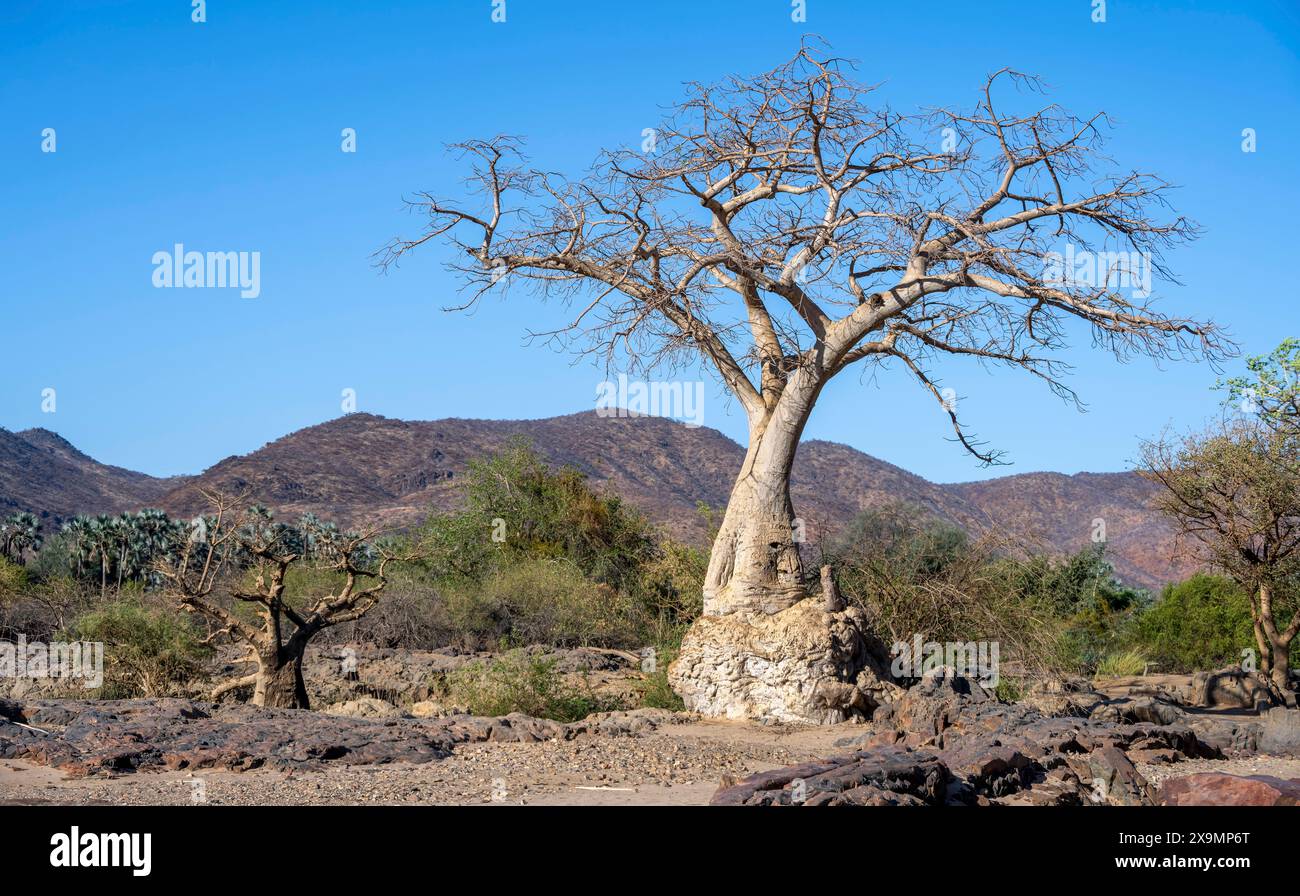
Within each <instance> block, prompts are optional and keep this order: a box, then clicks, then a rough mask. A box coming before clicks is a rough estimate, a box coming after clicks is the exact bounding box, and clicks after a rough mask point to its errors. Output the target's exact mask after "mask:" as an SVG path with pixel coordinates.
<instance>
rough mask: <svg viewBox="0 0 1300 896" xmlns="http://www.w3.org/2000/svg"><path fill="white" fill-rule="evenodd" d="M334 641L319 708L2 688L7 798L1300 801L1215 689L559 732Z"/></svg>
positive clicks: (590, 658) (611, 721)
mask: <svg viewBox="0 0 1300 896" xmlns="http://www.w3.org/2000/svg"><path fill="white" fill-rule="evenodd" d="M338 651H339V649H337V648H327V649H326V650H325V651H323V652H321V653H319V654H318V655H316V656H315V657H314V659H313V664H312V665H311V666H310V667H309V674H308V679H309V689H310V690H311V691H312V695H313V699H314V700H315V701H316V703H317V705H321V706H323V708H325V709H326V711H323V712H322V711H296V710H263V709H257V708H255V707H251V706H248V705H245V704H242V703H240V702H238V701H235V700H228V701H226V702H223V703H221V704H213V703H211V702H207V701H205V700H199V699H189V698H169V699H153V700H130V701H88V700H84V699H75V698H71V697H68V696H65V695H55V694H48V693H46V694H42V693H34V692H28V693H23V692H22V691H21V689H20V690H19V692H18V693H13V692H11V693H10V696H9V697H8V698H4V699H0V801H3V802H5V803H10V804H36V803H42V802H51V803H71V804H92V803H101V804H105V803H106V804H141V803H150V804H152V803H167V804H196V803H197V804H208V805H223V804H224V805H231V804H234V805H238V804H249V805H269V804H357V803H363V804H364V803H376V804H400V803H419V804H486V805H493V804H498V805H500V804H521V803H522V804H590V805H612V804H696V805H698V804H706V803H710V802H712V803H722V804H728V803H730V804H737V803H739V804H750V805H777V804H800V805H821V804H867V805H899V804H936V805H938V804H947V805H954V804H964V805H991V804H1006V805H1063V804H1064V805H1069V804H1084V805H1093V804H1099V803H1103V804H1120V805H1129V804H1143V803H1153V802H1160V801H1162V800H1166V797H1167V794H1174V795H1173V796H1168V798H1167V801H1168V800H1175V799H1176V800H1178V801H1183V802H1186V801H1196V800H1201V799H1204V800H1207V801H1239V802H1240V801H1249V802H1255V803H1260V802H1263V803H1286V802H1288V801H1294V800H1295V799H1296V798H1297V794H1300V785H1289V784H1287V783H1286V782H1287V781H1288V780H1293V779H1300V713H1298V712H1297V711H1296V710H1286V709H1278V708H1273V709H1268V710H1266V711H1264V712H1260V711H1258V709H1259V708H1260V707H1257V706H1255V705H1253V702H1252V701H1254V700H1255V699H1256V698H1257V697H1258V695H1257V694H1254V693H1249V692H1243V693H1242V694H1238V695H1237V696H1236V698H1233V699H1235V705H1234V706H1228V705H1225V704H1227V703H1231V702H1232V700H1231V699H1229V698H1231V697H1232V695H1231V694H1228V695H1226V696H1225V695H1224V694H1218V695H1217V696H1214V697H1213V699H1212V700H1211V701H1210V702H1212V703H1216V704H1217V705H1214V706H1197V705H1196V704H1197V703H1205V702H1206V700H1205V694H1204V692H1205V691H1206V689H1207V687H1210V686H1209V685H1207V683H1206V682H1205V681H1200V682H1196V681H1193V680H1191V679H1190V678H1188V679H1177V678H1173V677H1169V676H1164V677H1156V676H1150V677H1147V678H1142V679H1135V680H1127V681H1125V680H1117V681H1111V682H1106V683H1102V684H1100V685H1096V686H1094V685H1093V684H1091V683H1087V682H1051V683H1047V684H1046V685H1044V686H1041V687H1039V688H1037V689H1035V690H1034V691H1033V692H1032V693H1031V694H1030V695H1029V696H1028V697H1027V698H1026V699H1025V700H1023V701H1021V702H1018V703H1010V704H1009V703H1003V702H1000V701H998V700H996V699H994V698H993V697H992V695H990V694H988V693H987V692H985V691H983V690H982V689H981V688H980V687H979V686H978V685H975V684H973V683H970V682H967V681H965V680H963V679H949V678H943V677H937V678H934V679H931V680H928V681H925V682H923V683H921V684H919V685H916V686H914V687H912V688H910V689H908V690H907V691H906V692H905V693H902V696H901V697H900V698H899V699H897V700H896V701H895V702H893V703H890V704H887V705H885V706H882V707H880V708H879V709H878V710H876V712H875V713H874V716H873V718H872V719H871V720H870V721H867V722H856V723H843V724H839V725H826V726H815V727H799V726H790V725H767V726H764V725H757V724H747V723H739V722H720V721H706V720H703V719H701V718H699V717H697V716H693V715H690V714H687V713H673V712H669V711H665V710H655V709H639V710H633V711H620V712H611V713H602V714H598V715H595V716H592V717H589V718H588V719H585V720H583V721H581V722H575V723H569V724H561V723H558V722H554V721H549V720H543V719H533V718H529V717H527V716H521V715H513V716H507V717H505V718H478V717H474V716H470V715H467V714H465V713H464V712H462V711H459V710H458V708H457V707H454V706H447V705H445V701H444V700H443V699H442V698H440V697H439V694H440V693H441V692H440V689H439V686H438V681H437V675H438V669H440V668H443V667H448V666H450V667H454V666H456V665H457V664H461V663H463V662H465V661H467V658H466V657H465V656H463V655H459V654H455V653H454V652H451V653H447V654H427V655H420V656H408V655H405V652H392V651H387V652H386V651H376V650H373V649H369V650H361V651H360V653H359V655H358V652H357V651H353V652H352V653H351V654H349V653H346V652H345V653H339V652H338ZM399 654H401V655H399ZM559 659H560V661H561V662H562V663H564V664H567V665H566V666H565V668H566V671H567V673H568V674H569V675H571V676H577V677H578V678H580V679H582V680H583V681H584V682H586V683H587V684H589V685H590V686H592V687H598V688H600V689H602V690H603V691H604V692H606V693H611V694H612V693H618V692H620V691H625V690H628V689H629V688H631V687H632V685H633V683H634V681H635V680H636V679H637V677H638V676H639V670H638V668H637V666H636V665H635V661H636V658H635V657H620V656H618V655H615V654H609V653H607V652H599V651H598V652H578V651H573V652H566V653H565V654H564V655H563V656H561V657H560V658H559ZM344 661H346V662H344ZM354 661H355V662H354ZM226 671H229V670H226ZM1211 684H1213V685H1214V687H1219V688H1220V689H1222V688H1223V687H1226V685H1223V684H1222V682H1219V683H1217V684H1215V683H1214V682H1211ZM1228 684H1229V685H1231V684H1232V683H1231V682H1229V683H1228ZM1198 688H1199V690H1200V691H1201V692H1202V693H1201V695H1200V697H1199V698H1198V696H1197V693H1196V692H1197V691H1198ZM1210 689H1211V690H1213V688H1210ZM331 700H332V702H327V701H331ZM1248 704H1249V708H1247V705H1248ZM1260 776H1264V777H1260ZM1274 779H1276V780H1274ZM1180 780H1181V782H1182V783H1180V784H1177V783H1176V782H1178V781H1180ZM1243 782H1244V783H1243ZM1175 785H1176V786H1175ZM1175 791H1177V793H1176V794H1175Z"/></svg>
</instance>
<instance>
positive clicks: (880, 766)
mask: <svg viewBox="0 0 1300 896" xmlns="http://www.w3.org/2000/svg"><path fill="white" fill-rule="evenodd" d="M949 780H950V777H949V775H948V770H947V769H946V768H945V767H944V765H943V763H941V762H940V761H939V760H938V759H937V758H935V757H934V756H933V755H930V754H928V753H921V752H915V751H912V750H905V749H898V748H896V747H882V748H878V749H875V750H867V751H859V752H857V753H853V754H852V755H849V756H840V757H836V758H834V759H828V760H824V761H819V762H807V763H803V764H801V765H793V766H790V767H788V768H783V769H776V770H774V771H769V772H759V773H758V774H756V775H751V776H749V777H748V778H746V779H745V780H743V781H741V782H739V783H737V784H733V785H731V786H729V787H723V788H721V789H719V790H718V792H717V793H715V794H714V796H713V799H712V800H711V805H715V806H775V805H780V806H789V805H809V806H878V805H927V806H936V805H941V804H942V803H943V801H944V798H945V796H946V795H947V791H948V783H949Z"/></svg>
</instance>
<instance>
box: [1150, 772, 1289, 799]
mask: <svg viewBox="0 0 1300 896" xmlns="http://www.w3.org/2000/svg"><path fill="white" fill-rule="evenodd" d="M1160 803H1161V805H1165V806H1300V780H1297V779H1291V780H1284V779H1282V778H1274V777H1273V776H1271V775H1249V776H1240V775H1228V774H1224V773H1222V772H1202V773H1200V774H1196V775H1187V776H1185V777H1182V778H1169V779H1167V780H1166V781H1165V782H1164V784H1163V785H1161V787H1160Z"/></svg>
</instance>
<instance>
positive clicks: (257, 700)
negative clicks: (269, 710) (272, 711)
mask: <svg viewBox="0 0 1300 896" xmlns="http://www.w3.org/2000/svg"><path fill="white" fill-rule="evenodd" d="M306 646H307V642H306V641H299V640H298V639H296V638H291V639H290V640H289V641H288V642H287V643H286V644H283V645H279V646H277V647H272V648H268V649H266V650H261V649H259V650H258V651H257V679H256V681H255V682H254V684H253V705H254V706H275V707H281V708H285V709H310V708H311V706H310V703H309V701H308V699H307V685H306V684H305V683H304V682H303V678H302V658H303V653H304V651H305V648H306Z"/></svg>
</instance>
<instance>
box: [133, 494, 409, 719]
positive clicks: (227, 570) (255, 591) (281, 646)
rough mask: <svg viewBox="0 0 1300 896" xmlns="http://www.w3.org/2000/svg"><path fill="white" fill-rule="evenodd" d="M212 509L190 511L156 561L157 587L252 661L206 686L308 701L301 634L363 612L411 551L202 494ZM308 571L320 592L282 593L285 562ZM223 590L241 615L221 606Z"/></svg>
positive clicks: (306, 636)
mask: <svg viewBox="0 0 1300 896" xmlns="http://www.w3.org/2000/svg"><path fill="white" fill-rule="evenodd" d="M204 496H205V497H206V498H207V499H208V501H209V502H210V503H211V505H212V512H211V514H210V515H208V516H205V517H199V518H197V519H196V520H195V521H194V523H193V524H192V526H191V527H190V529H189V531H188V532H187V534H186V535H185V536H184V540H183V543H181V544H179V545H178V546H177V550H176V551H175V552H174V554H173V555H172V556H171V557H169V558H168V559H167V560H164V561H162V562H160V564H159V566H158V571H159V573H161V575H162V577H163V579H164V581H165V583H166V586H165V587H166V589H167V591H168V592H169V593H170V594H171V595H172V596H173V597H174V598H175V599H176V601H177V602H178V603H179V604H180V606H181V607H182V608H183V609H185V610H187V611H189V612H195V613H199V614H201V615H202V616H203V617H205V618H206V619H207V620H208V621H209V622H211V623H213V624H215V625H216V626H217V628H216V630H215V631H214V633H213V637H216V636H219V635H221V634H226V635H229V636H230V637H231V638H232V639H234V640H236V641H241V642H243V643H244V644H246V645H247V646H248V648H249V650H250V653H251V658H252V659H253V660H254V661H255V662H256V664H257V669H256V671H255V672H253V673H252V674H251V675H247V676H243V677H240V678H235V679H231V680H229V681H226V682H224V683H222V684H220V685H218V686H217V687H216V688H215V689H214V690H213V692H212V699H214V700H216V699H218V698H219V697H221V695H222V694H225V693H227V692H229V691H231V690H233V689H235V688H238V687H247V686H250V685H251V686H252V687H253V703H254V704H255V705H257V706H278V707H290V708H298V709H308V708H309V707H310V702H309V700H308V697H307V688H306V685H305V683H304V681H303V675H302V662H303V656H304V654H305V652H306V649H307V644H308V642H309V641H310V640H311V639H312V638H313V637H314V636H315V635H316V634H317V633H319V632H320V631H321V630H323V629H325V628H329V627H331V626H335V625H341V624H343V623H345V622H352V621H354V620H357V619H360V618H361V617H362V616H364V615H365V614H366V613H367V612H368V611H369V610H370V609H371V608H372V607H373V606H375V604H376V603H377V601H378V600H379V595H380V592H382V591H383V590H384V587H385V586H386V585H387V584H388V571H389V568H390V565H391V564H393V563H394V562H407V561H410V560H413V559H415V556H416V555H415V553H414V552H412V553H410V554H406V555H399V554H397V553H395V552H393V551H391V550H389V549H388V548H386V547H385V546H383V545H382V544H380V543H378V542H376V541H375V536H376V534H377V533H376V531H375V530H369V531H366V532H356V531H347V532H340V531H339V530H338V529H337V528H336V527H335V526H333V525H331V524H328V523H322V522H320V521H319V520H317V519H316V518H315V517H313V516H310V515H307V516H304V517H303V518H302V519H301V520H299V522H298V524H297V525H293V526H290V525H287V524H285V523H277V522H275V521H274V520H273V518H272V517H271V514H270V513H269V512H267V511H266V510H265V509H264V508H261V507H248V506H245V505H244V502H243V501H242V499H232V498H229V497H227V496H224V495H219V494H216V493H210V492H205V493H204ZM295 566H298V567H300V568H306V569H314V570H317V571H319V572H321V573H323V574H324V576H325V577H326V579H327V580H328V581H329V582H330V586H329V587H328V589H326V593H324V594H320V595H317V596H315V597H313V596H311V595H304V596H303V597H302V598H301V599H299V600H291V599H290V596H289V595H288V594H287V593H286V592H287V590H288V582H287V580H288V577H289V574H290V570H291V569H292V568H294V567H295ZM223 591H225V592H226V593H228V596H229V597H230V598H232V599H233V601H234V605H235V606H238V605H239V604H241V603H242V604H247V605H248V606H249V607H251V608H252V610H253V611H254V612H253V616H254V617H255V621H250V620H249V619H248V616H247V614H243V613H239V612H235V611H234V610H233V609H227V608H226V607H225V606H222V604H221V602H220V597H221V595H222V593H223Z"/></svg>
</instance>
